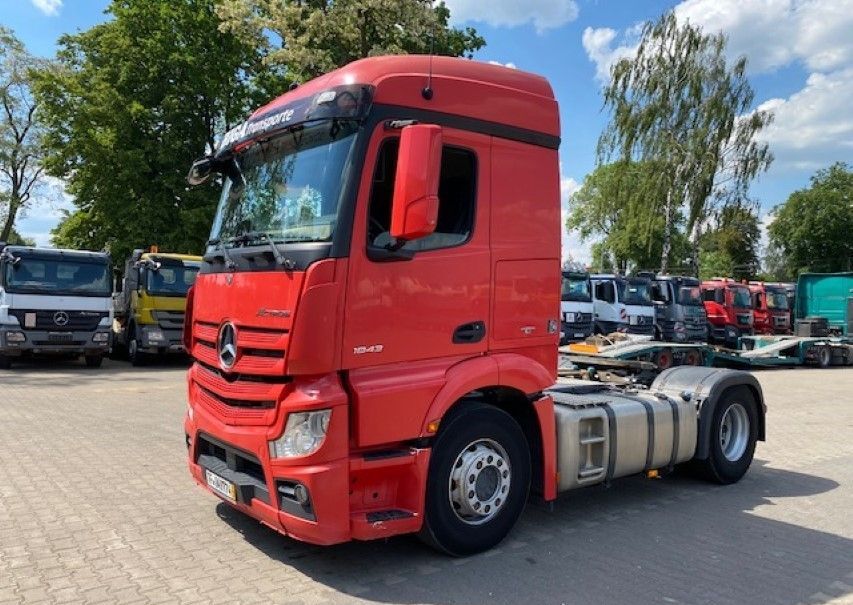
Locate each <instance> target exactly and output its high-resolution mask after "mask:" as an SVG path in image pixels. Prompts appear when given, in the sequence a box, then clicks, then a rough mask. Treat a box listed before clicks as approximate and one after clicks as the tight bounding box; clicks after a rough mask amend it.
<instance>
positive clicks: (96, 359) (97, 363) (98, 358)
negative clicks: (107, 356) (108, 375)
mask: <svg viewBox="0 0 853 605" xmlns="http://www.w3.org/2000/svg"><path fill="white" fill-rule="evenodd" d="M83 359H84V360H85V361H86V367H87V368H100V367H101V366H102V365H103V363H104V356H103V355H85V356H84V357H83Z"/></svg>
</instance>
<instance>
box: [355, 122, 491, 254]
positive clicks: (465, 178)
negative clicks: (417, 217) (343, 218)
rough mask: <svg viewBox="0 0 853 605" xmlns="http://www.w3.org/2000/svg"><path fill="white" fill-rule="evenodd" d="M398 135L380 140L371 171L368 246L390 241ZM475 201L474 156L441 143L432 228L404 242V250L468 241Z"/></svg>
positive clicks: (418, 249)
mask: <svg viewBox="0 0 853 605" xmlns="http://www.w3.org/2000/svg"><path fill="white" fill-rule="evenodd" d="M399 148H400V139H397V138H394V139H388V140H386V141H384V142H383V143H382V146H381V147H380V149H379V156H378V158H377V160H376V170H375V171H374V174H373V185H372V187H371V193H370V204H369V206H368V210H367V212H368V225H367V242H368V246H373V247H377V248H384V247H386V246H388V245H389V244H391V243H392V242H391V236H390V234H389V232H388V230H389V229H390V225H391V201H392V199H393V197H394V177H395V176H396V171H397V153H398V151H399ZM475 203H476V159H475V156H474V153H473V152H471V151H469V150H467V149H460V148H458V147H449V146H447V145H445V146H444V148H443V149H442V153H441V175H440V178H439V185H438V222H437V223H436V228H435V232H434V233H432V234H430V235H428V236H426V237H422V238H420V239H417V240H414V241H411V242H407V243H406V244H405V245H404V246H403V249H404V250H412V251H425V250H435V249H438V248H450V247H453V246H459V245H461V244H464V243H465V242H466V241H468V238H469V237H470V235H471V231H472V229H473V226H474V205H475Z"/></svg>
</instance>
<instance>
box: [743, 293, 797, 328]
mask: <svg viewBox="0 0 853 605" xmlns="http://www.w3.org/2000/svg"><path fill="white" fill-rule="evenodd" d="M749 292H750V296H751V297H752V313H753V328H754V331H755V333H756V334H789V333H790V332H791V312H790V310H789V308H788V293H787V291H786V290H785V288H784V287H782V286H775V285H773V284H766V283H764V282H761V281H751V282H749Z"/></svg>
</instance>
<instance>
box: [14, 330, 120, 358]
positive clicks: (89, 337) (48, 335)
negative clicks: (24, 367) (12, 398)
mask: <svg viewBox="0 0 853 605" xmlns="http://www.w3.org/2000/svg"><path fill="white" fill-rule="evenodd" d="M10 334H15V335H16V334H23V338H24V340H23V341H17V340H10V339H9V336H10ZM96 338H98V339H100V340H98V341H96V340H95V339H96ZM111 338H112V336H111V334H110V329H109V328H101V329H98V330H96V331H95V332H59V331H48V330H32V329H21V328H18V327H15V326H0V353H3V354H4V355H8V356H10V357H20V356H22V355H24V354H36V355H38V354H69V355H106V354H107V353H108V352H109V350H110V341H111Z"/></svg>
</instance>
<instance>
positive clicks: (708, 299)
mask: <svg viewBox="0 0 853 605" xmlns="http://www.w3.org/2000/svg"><path fill="white" fill-rule="evenodd" d="M700 288H701V290H702V300H703V301H704V304H705V312H706V313H707V315H708V341H709V342H712V343H716V344H723V345H725V346H727V347H729V348H732V349H736V348H737V346H738V339H739V338H740V337H741V336H742V335H750V334H752V333H753V317H752V297H751V296H750V293H749V288H748V287H747V286H746V285H745V284H742V283H740V282H737V281H735V280H733V279H730V278H727V277H714V278H712V279H709V280H706V281H703V282H702V283H701V285H700Z"/></svg>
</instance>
